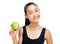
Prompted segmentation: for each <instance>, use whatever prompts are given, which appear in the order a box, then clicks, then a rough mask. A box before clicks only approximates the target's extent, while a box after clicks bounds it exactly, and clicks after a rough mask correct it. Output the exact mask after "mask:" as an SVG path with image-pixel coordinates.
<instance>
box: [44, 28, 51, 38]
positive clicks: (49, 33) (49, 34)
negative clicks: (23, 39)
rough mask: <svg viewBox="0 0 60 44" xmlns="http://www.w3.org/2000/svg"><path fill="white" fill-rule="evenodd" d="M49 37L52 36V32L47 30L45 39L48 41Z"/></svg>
mask: <svg viewBox="0 0 60 44" xmlns="http://www.w3.org/2000/svg"><path fill="white" fill-rule="evenodd" d="M49 36H51V32H50V30H49V29H46V31H45V39H46V38H47V37H49Z"/></svg>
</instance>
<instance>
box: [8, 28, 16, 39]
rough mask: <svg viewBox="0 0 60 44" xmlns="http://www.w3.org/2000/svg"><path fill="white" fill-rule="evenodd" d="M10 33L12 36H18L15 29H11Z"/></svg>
mask: <svg viewBox="0 0 60 44" xmlns="http://www.w3.org/2000/svg"><path fill="white" fill-rule="evenodd" d="M9 34H10V36H11V37H12V38H14V37H16V35H17V30H16V31H15V30H13V29H11V30H10V31H9Z"/></svg>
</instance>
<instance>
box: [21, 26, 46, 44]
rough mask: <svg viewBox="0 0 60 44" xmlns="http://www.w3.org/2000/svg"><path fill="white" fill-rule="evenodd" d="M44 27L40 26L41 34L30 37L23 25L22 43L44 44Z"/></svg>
mask: <svg viewBox="0 0 60 44" xmlns="http://www.w3.org/2000/svg"><path fill="white" fill-rule="evenodd" d="M45 30H46V29H45V28H42V32H41V35H40V37H39V38H38V39H30V38H28V36H27V32H26V27H25V26H24V27H23V41H22V44H44V35H45Z"/></svg>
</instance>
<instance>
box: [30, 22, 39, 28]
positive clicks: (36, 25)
mask: <svg viewBox="0 0 60 44" xmlns="http://www.w3.org/2000/svg"><path fill="white" fill-rule="evenodd" d="M38 26H39V24H38V22H32V23H30V25H29V27H30V28H36V27H38Z"/></svg>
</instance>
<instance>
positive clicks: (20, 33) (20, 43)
mask: <svg viewBox="0 0 60 44" xmlns="http://www.w3.org/2000/svg"><path fill="white" fill-rule="evenodd" d="M22 40H23V28H22V27H21V28H20V29H19V32H18V44H22Z"/></svg>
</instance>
